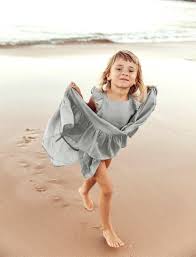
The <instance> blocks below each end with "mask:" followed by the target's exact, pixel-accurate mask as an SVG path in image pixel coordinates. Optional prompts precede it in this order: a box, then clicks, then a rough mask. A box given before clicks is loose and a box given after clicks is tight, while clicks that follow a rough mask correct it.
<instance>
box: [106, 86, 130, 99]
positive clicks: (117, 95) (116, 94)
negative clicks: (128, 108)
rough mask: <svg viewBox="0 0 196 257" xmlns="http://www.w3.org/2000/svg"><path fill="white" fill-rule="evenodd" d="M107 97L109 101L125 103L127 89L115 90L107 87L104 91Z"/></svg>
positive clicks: (127, 97) (115, 88)
mask: <svg viewBox="0 0 196 257" xmlns="http://www.w3.org/2000/svg"><path fill="white" fill-rule="evenodd" d="M106 94H107V96H109V98H110V99H111V100H119V101H127V100H129V95H128V94H129V88H128V89H127V88H117V87H113V88H111V87H109V88H108V89H107V91H106Z"/></svg>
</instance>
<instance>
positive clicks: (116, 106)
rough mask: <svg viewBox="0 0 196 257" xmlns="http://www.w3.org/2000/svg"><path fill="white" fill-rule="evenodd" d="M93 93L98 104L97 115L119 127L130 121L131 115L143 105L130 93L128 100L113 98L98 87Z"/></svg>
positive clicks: (94, 88) (92, 90)
mask: <svg viewBox="0 0 196 257" xmlns="http://www.w3.org/2000/svg"><path fill="white" fill-rule="evenodd" d="M91 93H92V97H93V100H94V102H95V104H96V109H97V115H98V116H99V117H101V118H103V119H104V120H106V121H108V122H110V123H111V124H113V125H114V126H115V127H117V128H119V129H121V128H122V127H123V126H125V125H126V124H127V123H128V121H129V119H130V117H131V116H132V115H133V114H134V113H135V112H136V111H137V109H138V108H139V106H140V105H141V103H140V102H138V101H136V100H134V99H133V98H132V97H131V96H130V95H129V100H127V101H118V100H111V99H109V98H108V96H107V94H106V93H104V92H102V91H101V90H100V89H98V88H97V87H93V88H92V89H91Z"/></svg>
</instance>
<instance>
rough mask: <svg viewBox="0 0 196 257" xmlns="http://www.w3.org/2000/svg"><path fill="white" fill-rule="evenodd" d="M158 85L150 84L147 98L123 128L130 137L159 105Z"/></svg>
mask: <svg viewBox="0 0 196 257" xmlns="http://www.w3.org/2000/svg"><path fill="white" fill-rule="evenodd" d="M157 94H158V89H157V86H149V89H148V94H147V97H146V100H145V101H144V102H143V103H141V104H140V105H138V109H137V111H136V112H135V114H134V115H133V116H132V117H131V119H130V120H129V122H128V124H127V125H125V126H124V127H123V128H122V131H124V132H125V133H126V134H127V135H128V136H129V137H132V136H133V135H134V134H135V133H136V131H137V130H138V129H139V127H140V126H141V125H142V124H144V122H145V121H146V120H147V119H148V118H149V116H150V115H151V113H152V112H153V111H154V110H155V107H156V105H157Z"/></svg>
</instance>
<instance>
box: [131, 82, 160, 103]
mask: <svg viewBox="0 0 196 257" xmlns="http://www.w3.org/2000/svg"><path fill="white" fill-rule="evenodd" d="M152 91H153V92H154V93H155V95H157V93H158V90H157V87H156V86H155V85H147V86H145V87H144V91H143V93H142V94H140V91H139V89H138V90H137V91H136V92H135V93H134V94H132V97H133V98H134V99H135V100H137V101H138V102H140V103H143V102H145V100H146V98H147V96H148V95H149V94H150V93H151V92H152Z"/></svg>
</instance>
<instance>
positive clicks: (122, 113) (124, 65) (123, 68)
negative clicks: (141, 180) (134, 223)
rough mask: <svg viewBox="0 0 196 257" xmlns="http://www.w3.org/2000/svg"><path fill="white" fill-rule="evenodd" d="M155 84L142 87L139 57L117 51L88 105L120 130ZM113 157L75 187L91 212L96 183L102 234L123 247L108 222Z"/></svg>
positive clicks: (116, 245) (110, 242)
mask: <svg viewBox="0 0 196 257" xmlns="http://www.w3.org/2000/svg"><path fill="white" fill-rule="evenodd" d="M68 87H71V88H73V89H75V90H76V91H77V92H78V93H79V94H80V96H81V97H82V94H81V91H80V88H79V87H78V86H77V85H76V84H75V83H74V82H71V83H70V85H69V86H68ZM152 88H153V89H154V90H155V91H156V94H157V89H156V87H154V86H152V87H149V86H145V85H144V83H143V80H142V70H141V65H140V62H139V60H138V58H137V57H136V56H135V55H134V54H133V53H132V52H130V51H127V50H125V51H118V52H117V53H116V54H114V55H113V56H112V57H111V59H110V60H109V62H108V65H107V67H106V68H105V70H104V72H103V74H102V77H101V82H100V87H99V88H96V87H93V88H92V90H91V93H92V96H91V98H90V100H89V102H88V103H87V104H88V106H89V107H90V108H91V109H92V110H93V111H94V112H96V113H97V115H98V116H99V117H101V118H103V119H104V120H106V121H108V122H110V123H111V124H113V125H114V126H116V127H118V128H119V129H121V128H122V127H123V126H125V125H126V124H127V123H128V121H129V119H130V115H132V114H134V113H135V111H137V108H138V107H139V106H140V104H142V103H144V102H145V101H146V98H147V95H148V92H149V91H150V90H151V89H152ZM111 161H112V159H106V160H101V162H100V165H99V166H98V168H97V170H96V173H95V174H94V175H93V176H92V177H90V178H89V179H87V180H85V181H84V183H83V185H82V186H81V187H80V188H79V189H78V191H79V193H80V195H81V197H82V200H83V204H84V207H85V208H86V209H87V210H89V211H92V210H93V207H94V206H93V201H92V199H91V198H90V195H89V191H90V189H91V188H92V187H93V185H94V184H95V183H96V182H97V183H98V184H99V186H100V190H101V191H100V200H99V208H100V216H101V224H102V232H103V236H104V238H105V239H106V242H107V244H108V245H109V246H110V247H119V246H123V245H124V242H123V241H122V240H121V239H120V238H119V237H118V236H117V234H116V232H115V230H114V227H113V225H112V221H111V217H110V215H111V200H112V192H113V187H112V182H111V179H110V177H109V175H108V172H107V169H108V167H109V165H110V164H111Z"/></svg>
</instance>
